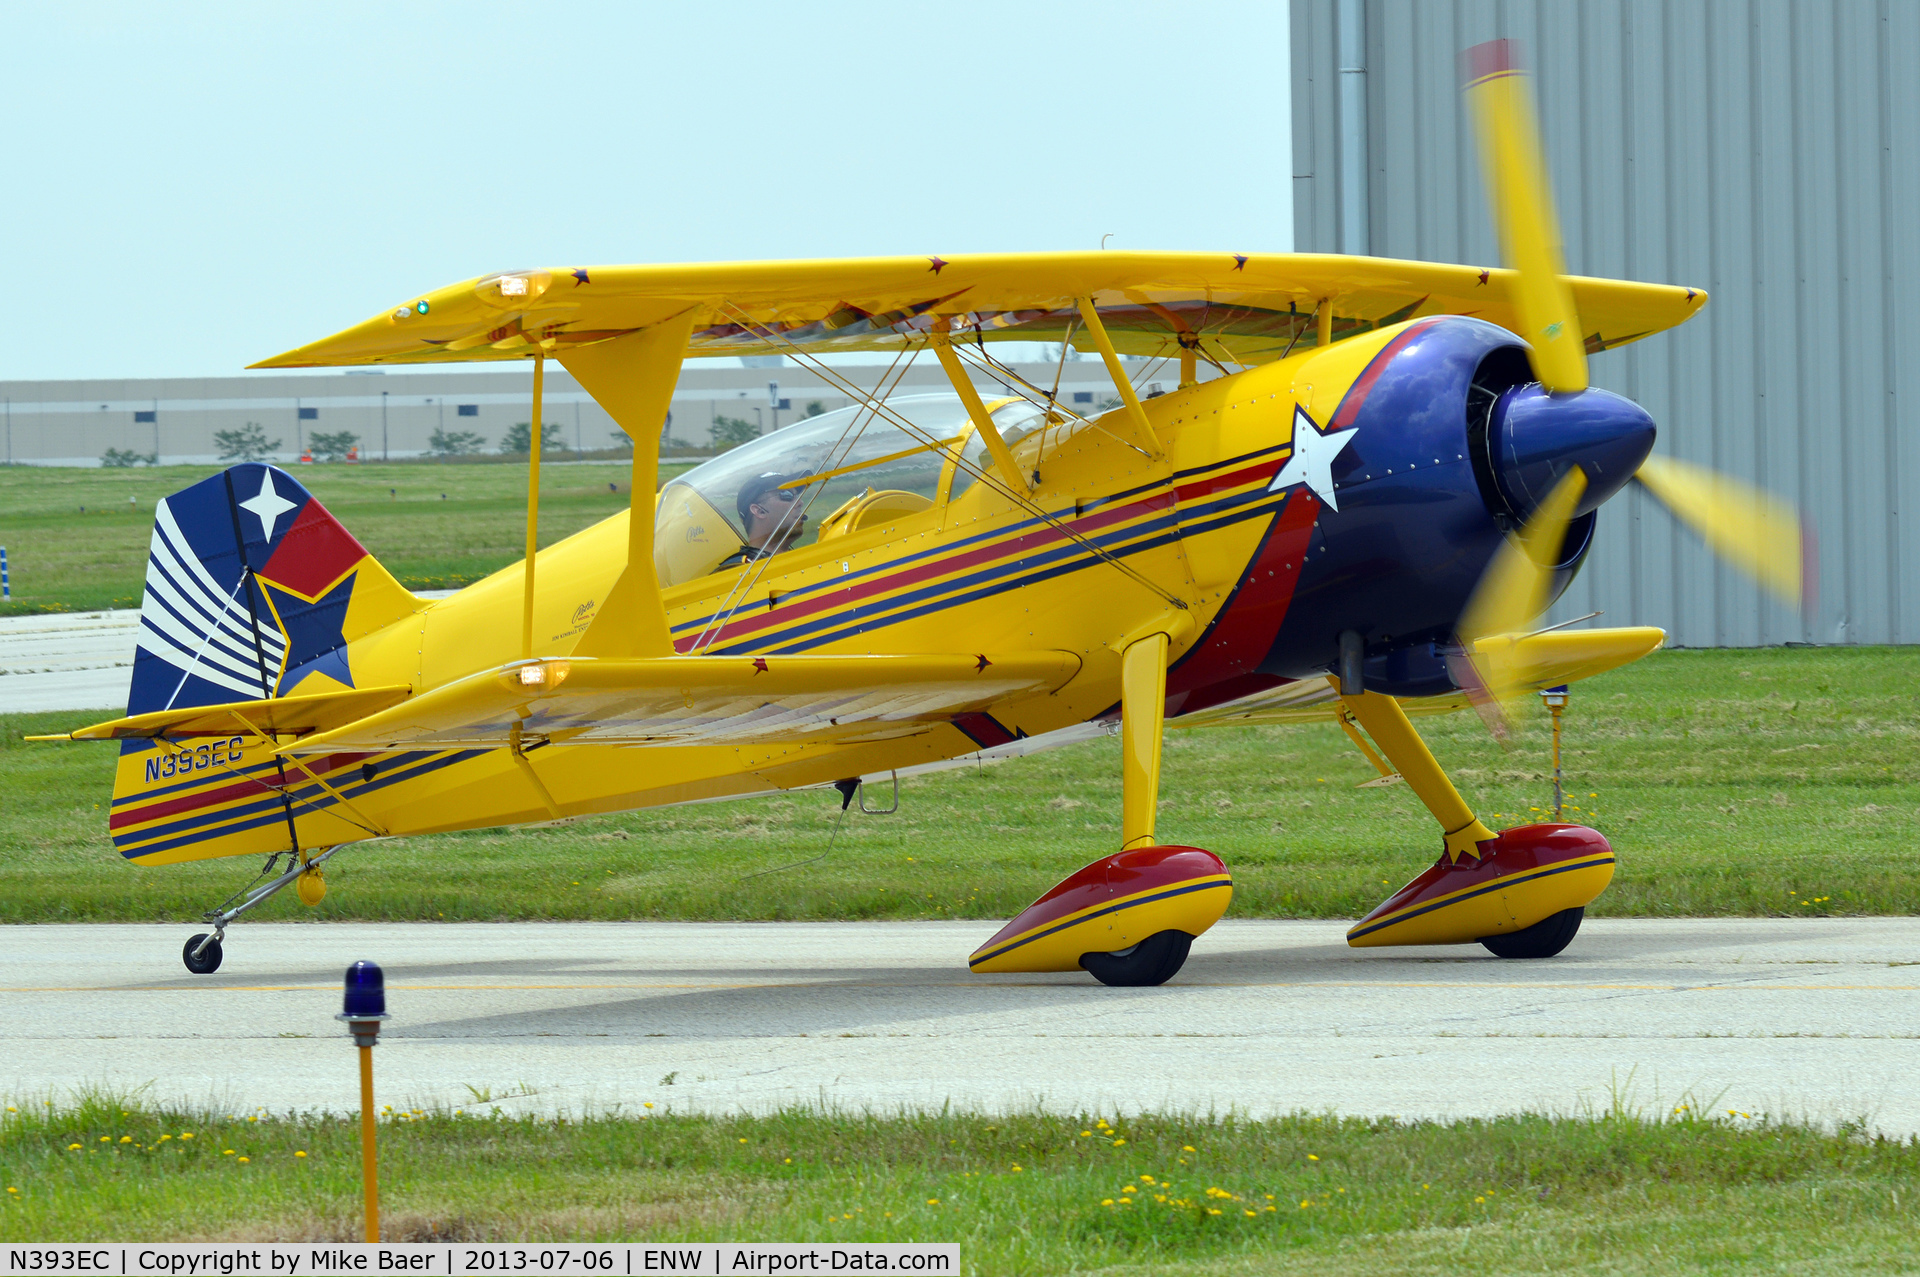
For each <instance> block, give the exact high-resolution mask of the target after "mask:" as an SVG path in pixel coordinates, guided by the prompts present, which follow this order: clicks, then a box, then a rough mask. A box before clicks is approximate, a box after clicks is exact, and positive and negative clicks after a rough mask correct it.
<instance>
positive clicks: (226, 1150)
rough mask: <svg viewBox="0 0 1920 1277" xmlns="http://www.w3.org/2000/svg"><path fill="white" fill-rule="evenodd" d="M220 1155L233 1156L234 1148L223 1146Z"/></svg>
mask: <svg viewBox="0 0 1920 1277" xmlns="http://www.w3.org/2000/svg"><path fill="white" fill-rule="evenodd" d="M220 1156H222V1157H232V1156H233V1150H232V1149H230V1148H223V1149H221V1150H220Z"/></svg>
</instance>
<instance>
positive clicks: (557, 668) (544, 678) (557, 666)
mask: <svg viewBox="0 0 1920 1277" xmlns="http://www.w3.org/2000/svg"><path fill="white" fill-rule="evenodd" d="M572 669H573V667H572V666H571V665H570V664H568V663H567V662H566V661H529V662H528V663H527V664H525V665H515V666H511V667H509V668H508V670H507V682H508V683H509V685H512V686H517V687H520V688H522V689H532V688H542V689H545V690H548V691H551V690H552V689H554V688H556V687H558V686H560V684H561V683H563V682H565V681H566V678H567V675H568V674H569V673H571V672H572Z"/></svg>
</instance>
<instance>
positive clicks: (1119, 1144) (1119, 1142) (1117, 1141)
mask: <svg viewBox="0 0 1920 1277" xmlns="http://www.w3.org/2000/svg"><path fill="white" fill-rule="evenodd" d="M1125 1143H1126V1141H1125V1140H1115V1141H1114V1142H1113V1146H1114V1147H1115V1148H1119V1147H1120V1146H1121V1145H1122V1144H1125Z"/></svg>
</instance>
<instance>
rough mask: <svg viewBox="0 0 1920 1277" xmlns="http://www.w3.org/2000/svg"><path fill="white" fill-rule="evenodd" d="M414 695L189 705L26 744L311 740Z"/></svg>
mask: <svg viewBox="0 0 1920 1277" xmlns="http://www.w3.org/2000/svg"><path fill="white" fill-rule="evenodd" d="M412 694H413V689H412V688H410V687H406V686H398V687H362V688H349V689H347V690H346V691H341V692H319V693H315V694H313V695H310V696H285V697H281V698H279V699H277V700H270V701H230V702H228V703H226V704H224V705H189V706H182V707H180V708H178V709H162V710H155V711H153V712H152V713H150V714H135V715H133V716H132V717H131V718H115V719H111V720H109V721H107V722H104V723H95V724H93V725H92V726H91V727H78V728H75V729H74V730H73V731H71V732H67V733H64V734H62V735H59V736H31V737H28V739H29V740H156V739H162V738H164V739H167V740H181V739H185V738H186V737H189V736H232V735H234V734H235V733H236V732H238V733H241V734H246V733H250V732H258V733H260V734H261V735H263V736H309V735H312V734H313V733H314V732H328V731H332V730H334V729H335V728H337V727H344V726H346V725H347V724H349V723H351V722H353V721H354V720H356V719H361V718H365V717H366V716H367V715H369V714H374V713H378V712H379V711H381V710H383V709H386V708H388V707H389V706H393V705H397V704H399V703H400V702H401V701H404V700H406V699H407V697H409V696H411V695H412Z"/></svg>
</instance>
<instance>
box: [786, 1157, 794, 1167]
mask: <svg viewBox="0 0 1920 1277" xmlns="http://www.w3.org/2000/svg"><path fill="white" fill-rule="evenodd" d="M786 1164H787V1165H788V1166H792V1165H793V1159H792V1158H791V1157H789V1158H787V1159H786Z"/></svg>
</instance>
